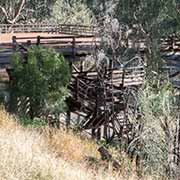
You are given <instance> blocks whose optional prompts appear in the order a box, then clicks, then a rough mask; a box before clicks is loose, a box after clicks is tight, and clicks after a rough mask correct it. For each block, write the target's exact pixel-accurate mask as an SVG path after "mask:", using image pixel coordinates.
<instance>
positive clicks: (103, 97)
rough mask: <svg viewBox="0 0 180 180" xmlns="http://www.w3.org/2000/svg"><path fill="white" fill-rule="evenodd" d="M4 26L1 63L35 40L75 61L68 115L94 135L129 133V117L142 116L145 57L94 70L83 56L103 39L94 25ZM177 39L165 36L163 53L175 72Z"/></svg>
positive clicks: (0, 38)
mask: <svg viewBox="0 0 180 180" xmlns="http://www.w3.org/2000/svg"><path fill="white" fill-rule="evenodd" d="M0 29H1V33H2V34H0V67H5V68H7V67H9V64H10V57H11V55H12V53H13V52H15V51H16V52H19V53H26V51H27V47H29V46H31V45H37V46H44V47H52V48H54V49H55V50H56V51H57V52H60V53H62V54H63V55H64V56H65V57H66V58H68V59H69V60H70V61H71V62H72V63H71V64H72V67H73V68H72V69H73V71H72V79H71V82H70V85H69V90H70V97H69V98H68V99H67V104H68V106H69V110H70V112H69V114H70V113H71V112H73V114H75V115H76V116H77V117H78V121H79V123H80V124H81V128H82V129H91V130H92V135H93V136H98V137H100V136H101V135H102V134H103V136H104V137H105V138H107V139H108V138H111V137H114V136H117V137H119V138H121V137H122V136H126V137H129V136H131V130H132V122H131V120H132V119H135V120H137V119H138V118H139V110H138V105H137V98H136V95H137V91H138V89H139V87H140V86H141V85H142V84H143V82H144V77H145V70H144V63H143V61H142V60H141V59H139V58H138V57H137V58H136V57H135V58H134V59H133V61H129V62H126V63H125V64H121V66H119V67H118V68H114V69H111V68H109V69H106V70H105V71H104V69H103V68H102V69H101V66H100V67H99V69H96V68H95V66H94V65H92V64H91V66H88V68H87V67H85V65H84V61H83V60H84V59H85V57H86V56H87V55H92V54H94V53H95V52H96V48H97V47H98V46H99V44H100V42H99V40H98V38H96V37H95V33H96V28H95V27H87V26H78V27H77V26H74V25H51V26H49V25H15V26H9V25H7V26H5V25H1V26H0ZM6 36H8V37H6ZM175 42H177V43H174V41H172V40H171V39H163V40H162V46H161V50H162V52H163V53H165V54H163V56H164V58H166V61H167V66H168V68H169V67H170V68H174V71H175V72H174V73H177V72H178V71H179V69H178V67H179V65H178V63H179V60H177V59H173V55H167V52H172V51H173V52H174V53H176V54H177V52H178V51H179V49H180V48H179V47H180V44H179V43H178V41H177V40H176V41H175ZM140 44H141V45H142V47H140V51H144V49H145V47H144V45H143V41H142V43H140ZM140 44H139V45H140ZM176 51H177V52H176ZM77 60H80V63H79V65H78V66H77V65H76V63H75V62H76V61H77ZM73 119H74V117H73ZM68 122H70V121H68ZM67 126H69V124H67ZM102 129H103V130H102ZM102 131H103V133H101V132H102Z"/></svg>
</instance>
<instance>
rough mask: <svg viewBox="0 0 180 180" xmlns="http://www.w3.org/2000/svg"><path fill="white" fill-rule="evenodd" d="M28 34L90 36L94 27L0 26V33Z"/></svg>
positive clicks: (93, 32) (58, 25)
mask: <svg viewBox="0 0 180 180" xmlns="http://www.w3.org/2000/svg"><path fill="white" fill-rule="evenodd" d="M11 32H14V33H28V32H47V33H65V34H77V35H92V34H95V32H96V27H95V26H85V25H72V24H14V25H9V24H0V33H11Z"/></svg>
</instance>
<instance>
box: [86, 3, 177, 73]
mask: <svg viewBox="0 0 180 180" xmlns="http://www.w3.org/2000/svg"><path fill="white" fill-rule="evenodd" d="M86 3H87V4H88V7H90V8H91V9H92V11H93V12H94V14H95V16H96V18H97V21H98V24H99V25H103V21H104V20H105V18H103V17H105V16H107V15H108V16H111V18H115V19H117V20H118V22H119V23H120V24H122V25H123V26H124V25H125V26H126V27H127V32H131V33H128V35H129V37H128V38H129V39H131V40H133V42H134V43H136V42H138V41H139V40H144V42H145V46H146V47H147V49H146V50H147V52H146V60H147V66H148V69H149V73H150V72H151V70H153V71H158V70H159V67H160V66H161V57H160V52H159V49H160V39H161V38H162V37H163V36H167V35H169V34H172V33H174V32H178V31H179V27H180V11H179V1H177V0H151V1H149V0H118V1H115V0H106V1H104V0H94V1H89V0H86ZM101 30H102V29H101Z"/></svg>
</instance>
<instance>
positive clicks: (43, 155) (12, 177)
mask: <svg viewBox="0 0 180 180" xmlns="http://www.w3.org/2000/svg"><path fill="white" fill-rule="evenodd" d="M97 148H98V147H97V145H96V144H95V143H94V142H91V141H88V140H82V139H80V138H79V137H78V136H77V135H74V134H73V133H65V132H63V131H57V130H49V129H48V128H46V129H44V130H39V129H33V128H24V127H22V126H20V125H18V124H17V123H16V122H15V120H14V118H13V117H12V116H10V115H9V114H8V113H6V112H5V110H3V109H2V108H1V109H0V180H121V179H130V180H136V179H139V178H138V177H137V176H136V174H135V173H134V172H133V171H132V172H129V174H127V173H125V172H128V169H127V168H128V167H126V166H122V168H121V171H120V172H117V171H113V169H112V166H111V164H108V167H107V168H104V167H103V163H102V162H101V164H97V165H96V166H90V165H89V164H88V163H87V161H86V160H85V158H86V157H88V156H92V157H94V158H96V159H99V158H100V157H99V155H98V154H97ZM124 158H126V157H124ZM98 166H99V167H98ZM141 179H153V178H149V177H144V178H141Z"/></svg>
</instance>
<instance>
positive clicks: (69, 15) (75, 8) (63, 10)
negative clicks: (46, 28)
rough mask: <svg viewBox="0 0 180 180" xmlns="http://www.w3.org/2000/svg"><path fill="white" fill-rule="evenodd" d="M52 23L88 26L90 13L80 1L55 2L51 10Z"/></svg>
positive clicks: (60, 0) (90, 17)
mask: <svg viewBox="0 0 180 180" xmlns="http://www.w3.org/2000/svg"><path fill="white" fill-rule="evenodd" d="M51 15H52V21H54V22H56V23H66V24H81V25H82V24H84V25H90V24H91V19H92V13H91V11H90V9H89V8H88V7H87V5H86V4H85V3H83V1H82V0H57V1H56V2H55V4H54V5H53V8H52V14H51Z"/></svg>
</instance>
